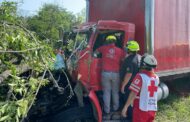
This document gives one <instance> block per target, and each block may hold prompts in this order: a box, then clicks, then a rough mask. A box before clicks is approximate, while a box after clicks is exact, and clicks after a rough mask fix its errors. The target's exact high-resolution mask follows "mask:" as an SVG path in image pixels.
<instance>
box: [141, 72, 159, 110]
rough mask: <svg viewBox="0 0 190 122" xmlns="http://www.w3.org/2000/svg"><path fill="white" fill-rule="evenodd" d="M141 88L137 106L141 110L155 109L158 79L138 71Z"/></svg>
mask: <svg viewBox="0 0 190 122" xmlns="http://www.w3.org/2000/svg"><path fill="white" fill-rule="evenodd" d="M140 76H141V77H142V88H141V92H140V100H139V108H140V109H141V110H142V111H157V90H158V84H159V79H158V76H156V78H153V77H149V76H147V75H146V74H142V73H140Z"/></svg>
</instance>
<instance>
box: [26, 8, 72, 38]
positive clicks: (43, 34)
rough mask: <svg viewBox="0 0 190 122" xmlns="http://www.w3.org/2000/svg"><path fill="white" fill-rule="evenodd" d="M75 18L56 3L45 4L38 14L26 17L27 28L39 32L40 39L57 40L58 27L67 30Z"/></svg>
mask: <svg viewBox="0 0 190 122" xmlns="http://www.w3.org/2000/svg"><path fill="white" fill-rule="evenodd" d="M74 18H75V16H74V15H72V14H71V13H70V12H67V11H66V10H65V9H63V8H60V7H59V6H58V5H53V4H45V5H44V6H43V7H42V9H41V10H40V11H39V13H38V15H36V16H33V17H29V18H28V25H29V29H30V30H32V31H35V32H36V33H38V34H39V36H40V38H41V39H47V38H48V39H50V40H54V41H55V40H58V39H59V28H62V29H64V30H65V31H68V30H70V29H71V27H72V25H73V19H74Z"/></svg>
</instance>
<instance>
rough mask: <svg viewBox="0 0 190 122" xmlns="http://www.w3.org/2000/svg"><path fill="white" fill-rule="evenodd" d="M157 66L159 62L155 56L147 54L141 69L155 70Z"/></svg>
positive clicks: (142, 59)
mask: <svg viewBox="0 0 190 122" xmlns="http://www.w3.org/2000/svg"><path fill="white" fill-rule="evenodd" d="M157 64H158V63H157V60H156V58H155V57H154V56H153V55H150V54H145V55H143V56H142V58H141V67H147V68H155V67H156V66H157Z"/></svg>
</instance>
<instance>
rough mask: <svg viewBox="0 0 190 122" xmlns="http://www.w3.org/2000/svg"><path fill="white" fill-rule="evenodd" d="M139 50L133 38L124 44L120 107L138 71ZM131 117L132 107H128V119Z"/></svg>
mask: <svg viewBox="0 0 190 122" xmlns="http://www.w3.org/2000/svg"><path fill="white" fill-rule="evenodd" d="M139 50H140V47H139V44H138V43H137V41H135V40H131V41H128V42H127V44H126V51H127V53H128V56H127V57H126V58H125V60H124V62H123V64H122V66H121V70H120V80H121V82H122V83H121V93H122V94H121V97H120V99H121V100H120V101H121V107H123V106H124V104H125V102H126V100H127V98H128V96H129V92H130V91H129V89H128V88H129V86H130V84H131V82H132V80H133V78H134V77H135V75H136V74H137V73H138V71H139V67H140V59H141V55H139V54H138V51H139ZM131 118H132V107H131V106H130V107H129V109H128V119H131Z"/></svg>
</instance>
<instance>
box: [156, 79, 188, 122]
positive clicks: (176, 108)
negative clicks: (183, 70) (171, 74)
mask: <svg viewBox="0 0 190 122" xmlns="http://www.w3.org/2000/svg"><path fill="white" fill-rule="evenodd" d="M172 84H173V88H174V89H175V91H180V93H179V92H178V93H176V92H173V93H171V94H170V95H169V97H168V98H167V99H165V100H161V101H159V102H158V112H157V115H156V120H155V122H190V95H183V92H184V91H185V92H186V93H188V94H189V93H190V92H189V90H190V87H189V86H190V80H189V79H188V80H187V79H186V80H184V79H183V80H181V81H180V82H179V81H177V82H176V83H175V82H172ZM182 84H183V85H182ZM184 84H185V85H184Z"/></svg>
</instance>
